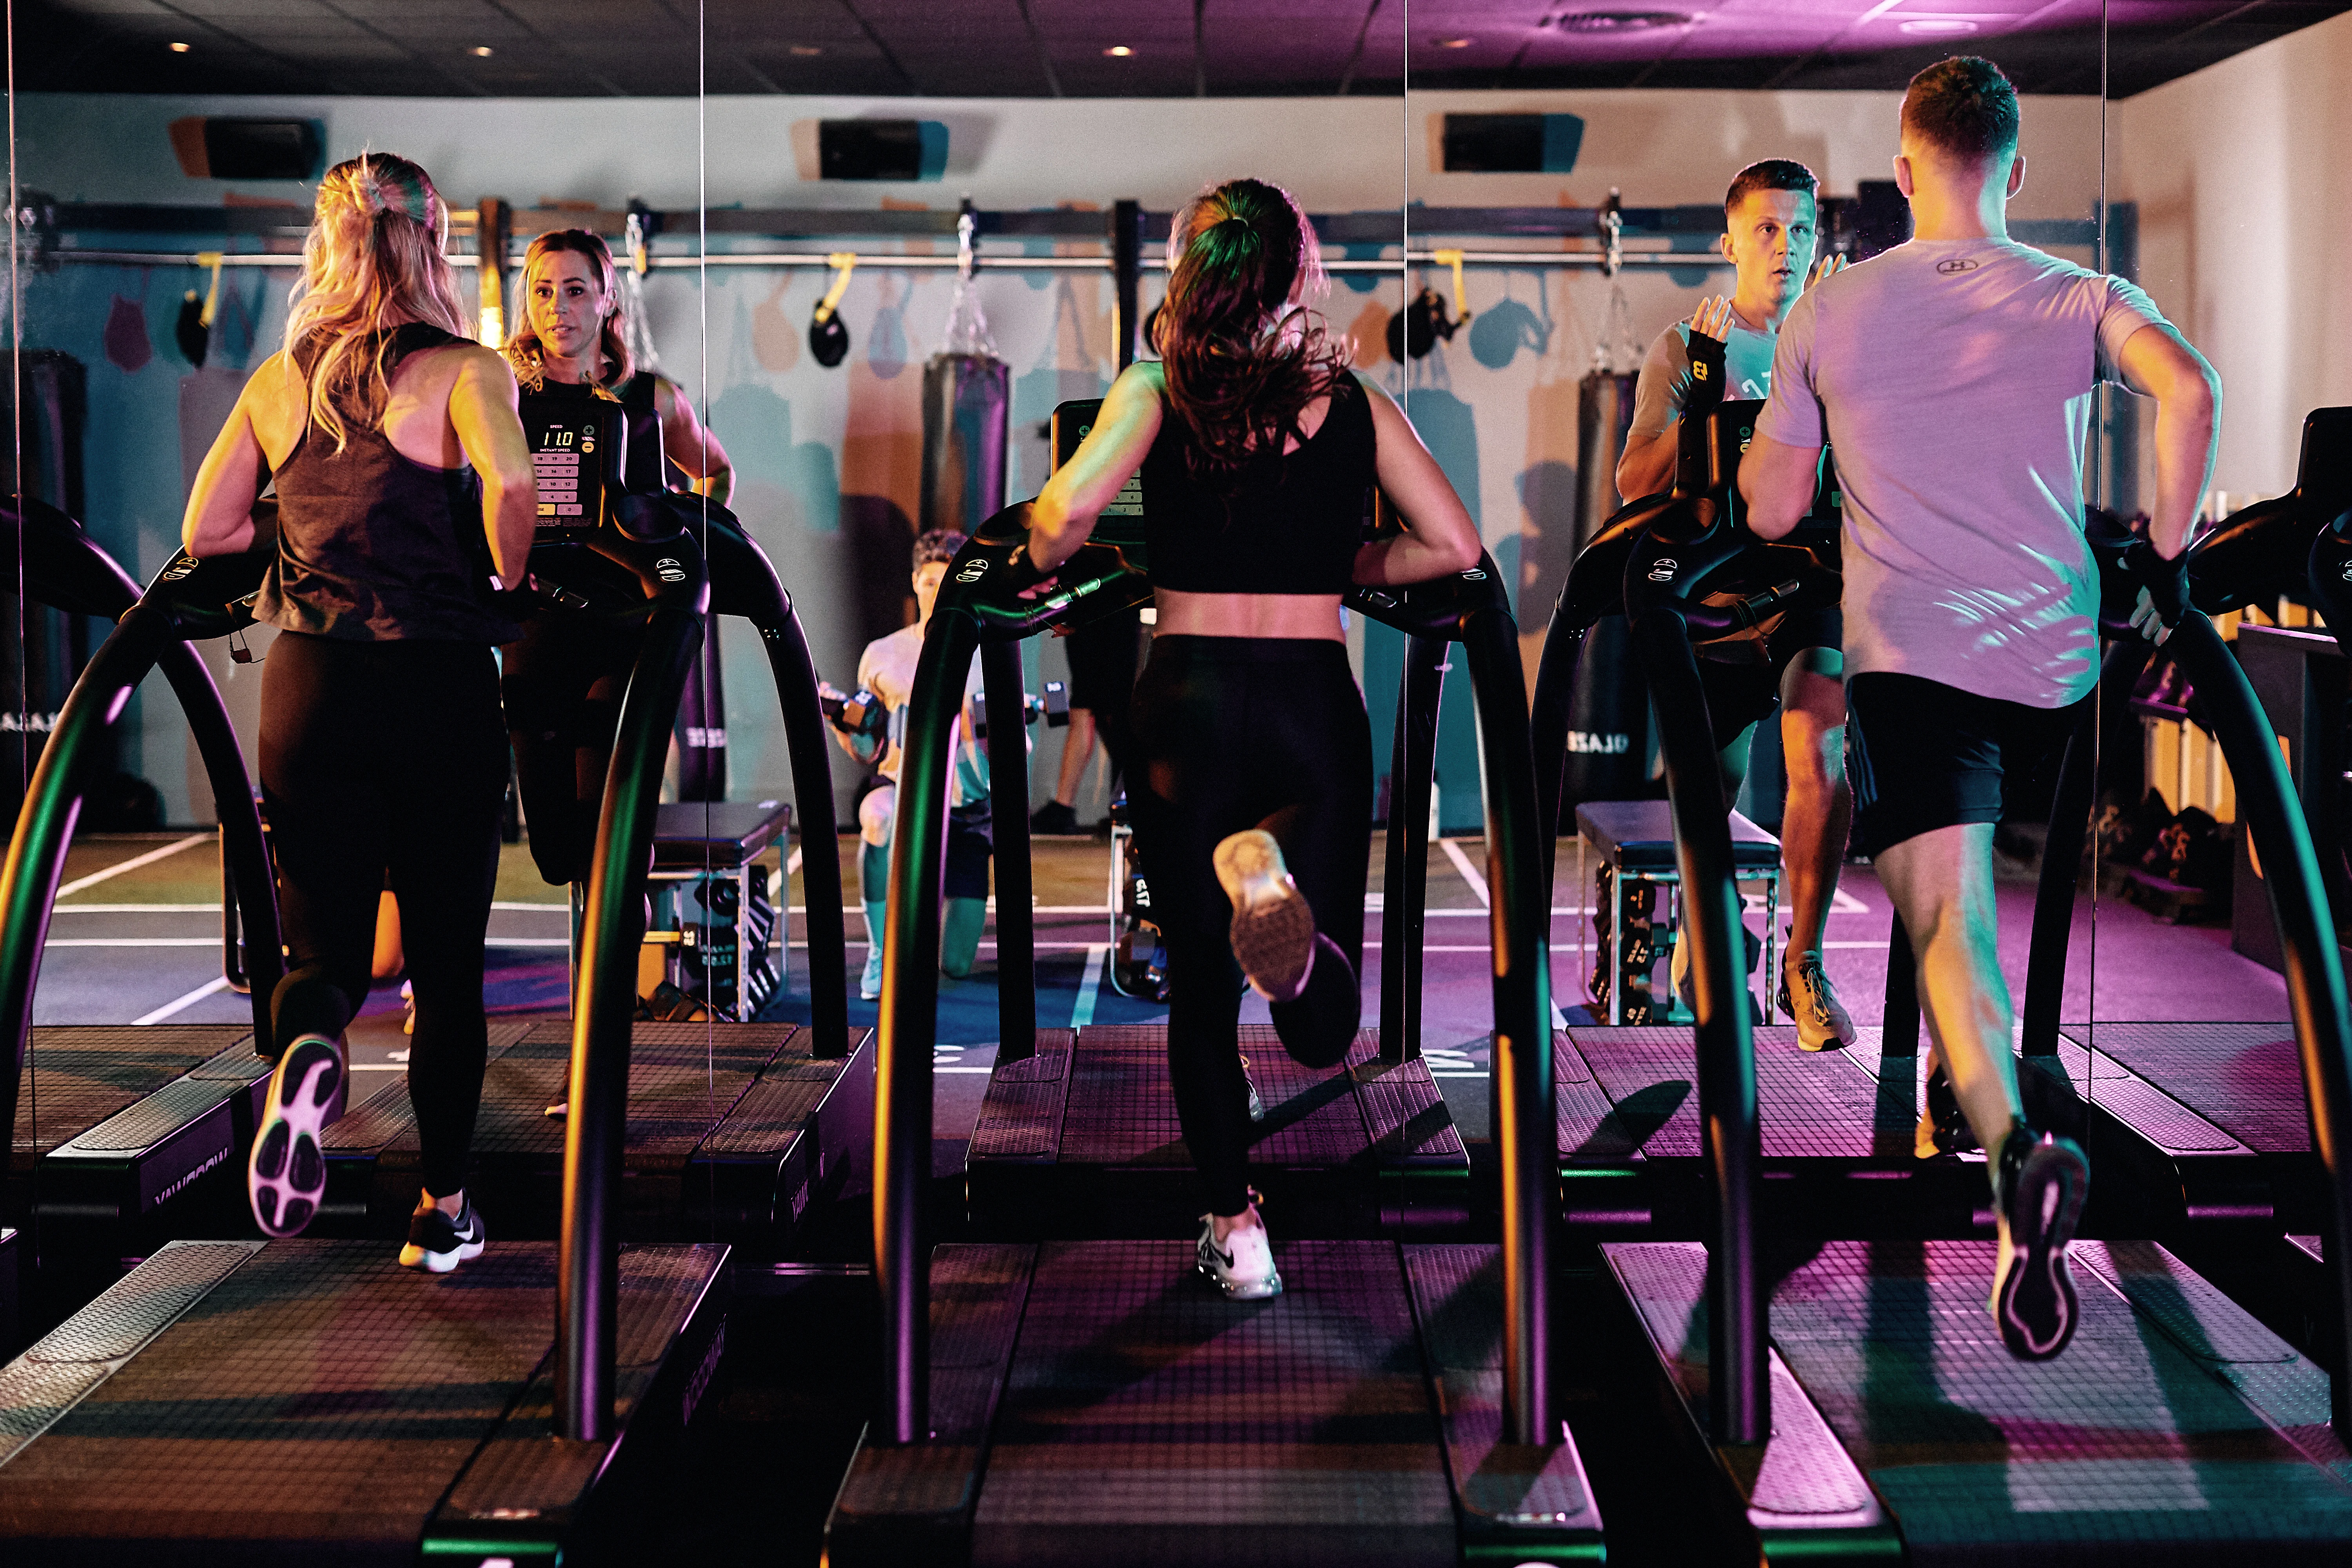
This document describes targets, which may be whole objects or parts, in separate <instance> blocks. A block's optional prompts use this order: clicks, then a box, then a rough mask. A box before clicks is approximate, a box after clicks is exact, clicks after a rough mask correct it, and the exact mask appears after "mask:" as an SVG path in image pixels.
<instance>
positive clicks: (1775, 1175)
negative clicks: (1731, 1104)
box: [1552, 1025, 2196, 1238]
mask: <svg viewBox="0 0 2352 1568" xmlns="http://www.w3.org/2000/svg"><path fill="white" fill-rule="evenodd" d="M1754 1037H1755V1042H1756V1096H1757V1105H1758V1110H1759V1121H1760V1123H1761V1131H1762V1141H1763V1154H1764V1159H1763V1165H1762V1173H1763V1182H1762V1185H1761V1188H1760V1190H1759V1194H1758V1197H1759V1205H1760V1208H1759V1213H1760V1214H1761V1215H1762V1216H1763V1219H1764V1223H1766V1224H1767V1225H1768V1226H1769V1228H1770V1229H1771V1231H1772V1232H1773V1234H1776V1235H1786V1236H1799V1237H1805V1236H1811V1237H1822V1236H1838V1237H1865V1238H1868V1237H1990V1236H1991V1235H1992V1233H1993V1218H1992V1194H1991V1188H1990V1184H1989V1182H1988V1181H1987V1178H1986V1175H1985V1165H1984V1160H1983V1157H1982V1156H1981V1155H1979V1154H1974V1153H1970V1154H1959V1155H1952V1154H1946V1155H1938V1156H1937V1157H1936V1158H1934V1159H1929V1160H1921V1159H1918V1158H1916V1156H1915V1155H1914V1154H1913V1152H1912V1148H1913V1138H1914V1131H1915V1129H1916V1125H1917V1121H1918V1117H1919V1108H1920V1106H1921V1105H1922V1103H1923V1102H1924V1100H1925V1097H1926V1084H1927V1068H1926V1063H1927V1058H1926V1056H1925V1055H1919V1056H1895V1057H1886V1058H1882V1057H1881V1056H1880V1054H1879V1049H1878V1046H1879V1039H1880V1031H1879V1030H1878V1029H1877V1028H1875V1027H1865V1028H1864V1029H1863V1030H1862V1031H1861V1037H1860V1039H1859V1040H1858V1041H1857V1042H1856V1044H1854V1045H1853V1046H1852V1047H1848V1048H1846V1049H1844V1050H1835V1051H1819V1052H1809V1051H1805V1050H1802V1049H1801V1048H1800V1047H1799V1046H1798V1044H1797V1031H1796V1029H1795V1028H1794V1027H1792V1026H1769V1027H1759V1028H1758V1029H1756V1030H1755V1032H1754ZM2019 1071H2020V1073H2021V1079H2020V1081H2021V1085H2022V1086H2024V1088H2025V1089H2026V1092H2027V1098H2028V1102H2029V1105H2041V1104H2044V1103H2048V1102H2051V1101H2053V1100H2056V1099H2062V1098H2063V1094H2064V1090H2063V1089H2059V1088H2057V1087H2056V1086H2055V1080H2054V1079H2044V1077H2043V1075H2042V1069H2041V1068H2038V1067H2037V1066H2036V1065H2035V1064H2032V1063H2023V1064H2021V1066H2020V1068H2019ZM1552 1079H1553V1084H1554V1093H1555V1095H1556V1099H1557V1106H1558V1109H1557V1112H1556V1115H1557V1123H1558V1129H1559V1168H1560V1188H1561V1206H1562V1214H1563V1217H1564V1218H1565V1220H1566V1222H1567V1224H1568V1225H1569V1226H1570V1228H1571V1229H1572V1230H1574V1231H1576V1232H1579V1233H1580V1234H1583V1235H1587V1236H1591V1237H1596V1238H1610V1237H1626V1238H1631V1237H1636V1236H1645V1237H1661V1238H1668V1237H1671V1238H1696V1237H1700V1236H1703V1235H1704V1234H1705V1233H1706V1226H1707V1224H1708V1223H1709V1221H1708V1217H1707V1216H1708V1215H1709V1213H1710V1212H1711V1210H1710V1205H1711V1202H1712V1200H1711V1198H1710V1196H1709V1188H1708V1185H1707V1181H1708V1178H1707V1174H1706V1159H1705V1149H1704V1146H1703V1142H1702V1130H1701V1127H1700V1122H1699V1105H1698V1047H1697V1032H1696V1030H1695V1029H1693V1028H1691V1027H1689V1026H1682V1025H1663V1026H1648V1027H1622V1028H1610V1027H1605V1026H1603V1027H1581V1026H1571V1027H1570V1028H1568V1029H1566V1030H1562V1031H1558V1032H1556V1033H1555V1034H1554V1036H1553V1047H1552ZM2173 1109H2174V1110H2176V1111H2178V1110H2179V1107H2174V1108H2173ZM2181 1114H2182V1115H2183V1116H2186V1113H2185V1112H2182V1113H2181ZM2187 1121H2189V1122H2194V1121H2196V1119H2195V1118H2194V1117H2193V1116H2187ZM2176 1131H2178V1130H2176ZM2181 1135H2182V1136H2187V1134H2186V1133H2185V1132H2184V1133H2182V1134H2181ZM2106 1147H2107V1146H2106V1145H2105V1144H2101V1145H2099V1146H2097V1147H2095V1148H2094V1150H2093V1153H2094V1156H2095V1157H2096V1156H2098V1155H2099V1154H2100V1153H2102V1152H2104V1151H2105V1150H2106ZM2095 1193H2096V1189H2095ZM2094 1201H2098V1200H2097V1197H2096V1196H2095V1198H2094Z"/></svg>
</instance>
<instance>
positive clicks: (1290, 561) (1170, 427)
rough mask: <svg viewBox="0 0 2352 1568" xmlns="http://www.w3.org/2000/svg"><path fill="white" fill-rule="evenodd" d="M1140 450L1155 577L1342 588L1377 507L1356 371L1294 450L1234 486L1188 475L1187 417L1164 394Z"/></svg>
mask: <svg viewBox="0 0 2352 1568" xmlns="http://www.w3.org/2000/svg"><path fill="white" fill-rule="evenodd" d="M1161 407H1162V416H1161V419H1160V435H1159V437H1158V438H1157V439H1155V440H1154V441H1153V442H1152V443H1151V451H1150V455H1148V456H1147V457H1146V458H1144V459H1143V535H1144V542H1145V544H1146V545H1147V546H1148V548H1149V549H1150V556H1151V581H1152V584H1153V585H1154V586H1156V587H1161V588H1173V589H1176V590H1178V591H1179V592H1181V593H1188V594H1344V593H1346V592H1347V591H1348V590H1349V588H1350V587H1351V586H1353V573H1354V570H1355V564H1356V552H1357V551H1358V550H1359V549H1360V548H1361V547H1362V545H1363V542H1364V532H1365V528H1366V525H1367V524H1368V523H1369V521H1370V514H1371V510H1372V487H1373V483H1374V479H1373V458H1374V437H1373V431H1372V405H1371V399H1370V396H1369V395H1367V394H1366V393H1365V391H1364V389H1363V386H1362V385H1361V384H1360V383H1359V382H1358V381H1357V380H1356V378H1355V377H1354V376H1353V375H1343V376H1341V377H1340V378H1339V382H1338V383H1337V384H1334V386H1333V387H1332V389H1331V402H1330V406H1329V408H1328V410H1327V411H1326V412H1325V414H1324V416H1323V423H1322V424H1321V425H1320V426H1318V427H1317V428H1316V431H1315V434H1314V435H1312V436H1310V437H1307V440H1306V441H1305V442H1304V443H1302V444H1301V445H1300V447H1298V449H1297V451H1295V452H1289V453H1284V454H1265V455H1262V456H1260V457H1257V458H1253V459H1252V460H1251V461H1250V462H1249V463H1248V464H1247V465H1245V466H1244V468H1242V470H1241V472H1240V474H1239V475H1238V476H1237V477H1236V478H1235V479H1234V481H1233V482H1232V483H1231V485H1230V487H1229V488H1228V487H1224V486H1216V485H1210V484H1204V483H1202V481H1200V480H1198V479H1194V478H1193V477H1192V461H1191V459H1192V447H1193V440H1192V428H1191V426H1187V425H1186V424H1185V423H1184V421H1183V419H1182V417H1181V416H1179V415H1178V414H1177V413H1176V411H1175V410H1174V409H1172V408H1169V407H1167V405H1166V400H1165V397H1164V396H1163V398H1162V402H1161Z"/></svg>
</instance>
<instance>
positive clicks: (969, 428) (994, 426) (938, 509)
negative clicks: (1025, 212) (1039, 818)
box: [916, 211, 1027, 816]
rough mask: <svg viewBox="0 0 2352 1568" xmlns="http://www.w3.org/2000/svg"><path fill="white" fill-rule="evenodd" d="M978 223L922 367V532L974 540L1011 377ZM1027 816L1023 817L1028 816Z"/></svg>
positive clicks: (999, 451)
mask: <svg viewBox="0 0 2352 1568" xmlns="http://www.w3.org/2000/svg"><path fill="white" fill-rule="evenodd" d="M974 227H975V225H974V221H973V218H972V215H971V213H970V212H969V211H967V212H965V213H964V214H963V216H962V217H961V221H960V222H959V223H958V225H957V228H956V254H957V261H958V268H957V273H956V283H955V295H954V297H953V299H951V300H950V301H949V304H948V325H947V334H946V344H945V347H944V348H942V349H941V351H940V353H936V354H933V355H932V356H931V357H930V358H929V360H928V361H926V362H925V363H924V365H923V481H922V495H921V500H920V503H919V512H918V521H917V523H916V526H917V527H918V528H919V530H920V531H923V532H926V533H928V532H929V531H932V530H934V529H941V528H951V529H954V530H955V531H957V532H959V533H965V534H969V533H971V531H973V530H975V529H977V528H978V527H979V526H980V525H981V523H982V521H985V520H986V519H988V518H990V517H992V516H994V515H995V514H996V513H997V512H998V511H999V510H1003V506H1004V457H1005V447H1004V443H1005V437H1006V435H1007V432H1008V430H1009V429H1010V424H1009V420H1010V411H1011V408H1012V399H1013V371H1012V367H1011V366H1009V365H1007V364H1006V363H1004V361H1003V359H1002V358H1000V357H999V356H998V354H997V352H996V340H995V339H994V338H993V337H992V336H991V335H990V333H989V330H988V317H987V315H986V313H984V312H983V311H982V310H981V308H980V295H979V290H978V289H976V288H975V287H974V286H973V282H972V269H973V253H972V234H973V229H974ZM1023 815H1024V816H1026V815H1027V813H1026V811H1025V809H1024V813H1023Z"/></svg>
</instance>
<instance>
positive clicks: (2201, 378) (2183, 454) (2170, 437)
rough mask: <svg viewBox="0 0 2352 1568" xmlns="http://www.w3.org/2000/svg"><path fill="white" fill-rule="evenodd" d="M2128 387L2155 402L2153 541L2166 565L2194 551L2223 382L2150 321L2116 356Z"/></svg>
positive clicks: (2216, 442)
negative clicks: (2191, 537)
mask: <svg viewBox="0 0 2352 1568" xmlns="http://www.w3.org/2000/svg"><path fill="white" fill-rule="evenodd" d="M2116 368H2117V369H2118V370H2119V371H2121V372H2122V373H2123V379H2124V384H2125V385H2126V386H2128V387H2129V388H2131V389H2132V390H2133V391H2134V392H2137V393H2138V394H2139V395H2141V396H2142V397H2152V398H2154V399H2155V400H2156V504H2155V505H2153V506H2151V507H2150V508H2149V509H2148V537H2149V538H2150V539H2151V540H2152V541H2154V542H2155V544H2156V552H2157V553H2158V554H2159V555H2161V556H2163V557H2164V558H2165V559H2166V560H2170V559H2172V557H2174V556H2176V555H2178V554H2179V553H2180V552H2182V551H2183V550H2185V549H2187V548H2188V547H2189V535H2190V533H2192V532H2193V531H2195V529H2196V527H2197V511H2198V507H2199V504H2200V502H2201V501H2202V500H2203V499H2204V496H2205V487H2206V486H2207V485H2208V484H2209V483H2210V482H2211V480H2212V477H2213V454H2214V452H2215V450H2216V449H2217V448H2218V447H2220V445H2221V376H2220V375H2219V374H2217V373H2216V372H2215V371H2214V369H2213V367H2212V366H2211V365H2210V364H2209V363H2206V360H2205V356H2204V355H2203V354H2200V353H2198V352H2197V351H2196V350H2195V349H2194V348H2192V347H2190V346H2189V341H2188V340H2187V339H2186V338H2183V337H2182V336H2181V335H2180V334H2179V332H2178V331H2175V330H2174V329H2173V328H2172V327H2171V325H2170V324H2168V323H2164V322H2156V321H2151V322H2149V323H2148V324H2147V325H2146V326H2144V327H2142V328H2140V329H2139V331H2136V332H2134V333H2133V334H2132V335H2131V336H2130V337H2129V338H2127V339H2126V340H2125V342H2124V349H2123V353H2121V354H2119V355H2117V356H2116Z"/></svg>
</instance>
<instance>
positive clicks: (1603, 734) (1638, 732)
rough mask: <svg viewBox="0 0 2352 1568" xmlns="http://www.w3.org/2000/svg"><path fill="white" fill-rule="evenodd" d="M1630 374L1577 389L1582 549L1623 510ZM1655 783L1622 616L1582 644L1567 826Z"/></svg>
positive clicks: (1641, 694) (1598, 376)
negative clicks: (1585, 806)
mask: <svg viewBox="0 0 2352 1568" xmlns="http://www.w3.org/2000/svg"><path fill="white" fill-rule="evenodd" d="M1633 381H1634V378H1633V376H1631V375H1623V374H1612V373H1611V372H1608V371H1601V370H1596V371H1593V372H1591V373H1590V374H1587V375H1586V376H1585V377H1584V379H1583V380H1582V381H1580V382H1579V383H1578V384H1577V388H1576V393H1577V395H1576V546H1577V548H1578V549H1579V550H1581V549H1583V548H1584V546H1585V545H1586V544H1588V543H1589V542H1591V539H1592V536H1593V535H1594V534H1596V533H1598V532H1600V531H1601V524H1602V523H1604V522H1606V521H1608V520H1609V519H1610V517H1612V515H1614V514H1615V513H1616V512H1617V510H1619V508H1620V506H1621V504H1622V503H1621V502H1620V501H1619V500H1618V496H1617V459H1618V458H1620V457H1622V455H1623V454H1624V451H1625V432H1626V430H1627V428H1628V427H1630V426H1632V424H1633ZM1661 793H1662V791H1661V790H1660V789H1659V788H1658V786H1656V785H1654V784H1652V782H1651V780H1650V697H1649V690H1648V689H1647V688H1646V687H1645V686H1644V685H1643V680H1642V672H1641V668H1640V666H1639V665H1637V664H1636V663H1635V662H1634V659H1633V647H1632V646H1631V642H1630V639H1629V637H1628V636H1627V633H1626V629H1625V617H1624V616H1602V617H1601V619H1600V621H1599V622H1598V623H1597V624H1595V625H1594V626H1593V628H1592V630H1591V634H1590V635H1588V636H1587V637H1586V638H1585V639H1584V654H1583V657H1582V658H1580V659H1579V660H1578V661H1577V666H1576V680H1575V683H1574V685H1573V686H1572V687H1571V688H1570V699H1569V710H1568V769H1567V772H1566V773H1564V774H1563V775H1562V779H1561V787H1560V816H1561V821H1562V823H1563V824H1566V823H1568V822H1571V821H1573V820H1574V816H1573V814H1574V812H1575V810H1576V807H1577V806H1578V805H1580V804H1581V803H1583V802H1585V801H1588V800H1640V799H1643V798H1645V797H1648V796H1653V795H1659V794H1661Z"/></svg>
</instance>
